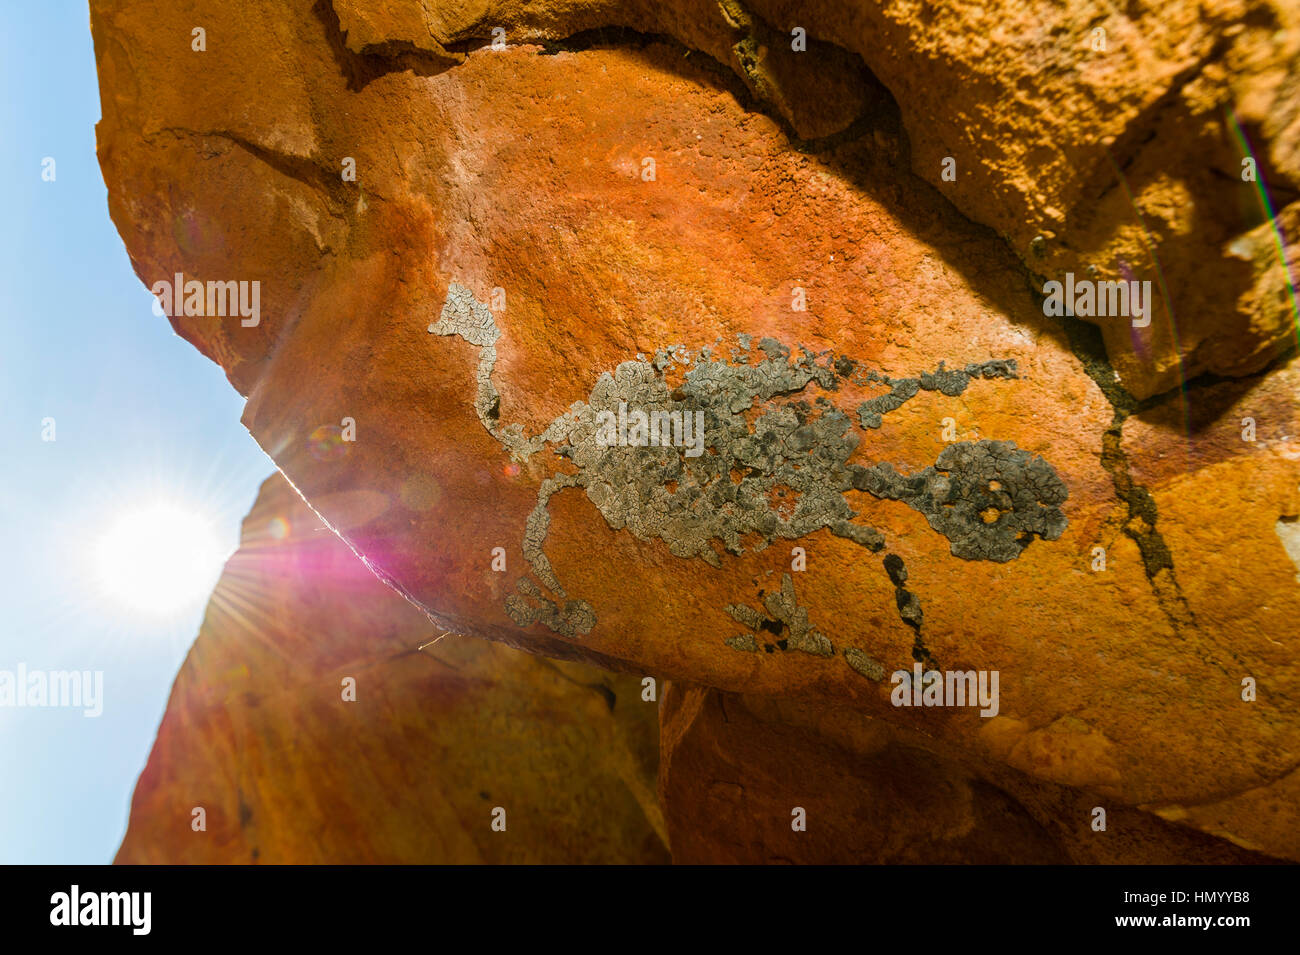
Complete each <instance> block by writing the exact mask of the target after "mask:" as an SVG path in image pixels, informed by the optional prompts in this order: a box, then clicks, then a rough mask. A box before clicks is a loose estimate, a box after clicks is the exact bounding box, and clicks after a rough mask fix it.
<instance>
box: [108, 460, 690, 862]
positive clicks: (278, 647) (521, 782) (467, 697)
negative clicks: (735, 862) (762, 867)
mask: <svg viewBox="0 0 1300 955" xmlns="http://www.w3.org/2000/svg"><path fill="white" fill-rule="evenodd" d="M437 636H438V631H437V630H435V629H433V628H432V626H431V625H430V624H429V623H428V621H427V620H426V619H425V618H424V616H423V614H421V613H420V612H419V611H418V610H416V609H415V608H414V607H412V606H411V605H410V604H408V603H407V602H406V601H404V600H403V599H402V598H401V597H400V596H398V595H397V594H395V593H393V592H392V591H391V590H389V589H388V588H386V587H384V586H383V584H381V583H379V581H377V580H375V579H374V576H373V575H372V574H370V573H369V571H367V570H366V568H365V567H364V565H362V563H361V561H359V560H358V559H357V557H356V555H354V554H353V553H352V552H351V551H349V550H348V549H347V547H345V546H344V545H343V544H342V543H341V542H340V541H338V540H337V539H336V538H335V537H334V536H333V535H332V534H330V533H329V532H328V531H327V530H325V529H324V528H323V527H322V526H321V524H320V521H319V519H318V518H317V517H316V515H315V514H313V513H312V512H311V510H310V509H309V508H308V507H307V506H306V505H305V504H303V502H302V500H301V499H300V498H299V497H298V495H297V494H295V493H294V491H293V489H292V488H291V487H290V486H289V485H288V483H287V482H286V481H285V480H284V479H283V478H282V477H280V476H279V475H275V476H274V477H272V478H270V479H269V480H268V481H267V482H266V483H265V484H264V485H263V487H262V491H261V493H260V495H259V496H258V500H257V503H256V505H255V506H254V507H253V510H252V512H251V513H250V514H249V515H248V517H247V518H246V519H245V521H244V531H243V538H242V542H241V545H240V549H239V550H238V551H237V552H236V553H235V555H234V556H233V557H231V559H230V561H229V562H228V563H227V565H226V569H225V571H224V573H223V574H222V576H221V580H220V581H219V583H218V585H217V589H216V591H215V592H214V593H213V596H212V601H211V603H210V605H209V607H208V611H207V614H206V616H205V618H204V622H203V627H202V629H201V630H200V632H199V636H198V639H197V640H196V641H195V644H194V647H193V648H192V649H191V651H190V654H189V656H188V658H187V659H186V661H185V664H184V666H183V667H182V668H181V672H180V674H179V676H178V677H177V679H176V685H175V687H174V688H173V690H172V696H171V699H170V701H169V702H168V705H167V712H166V714H165V715H164V717H163V721H162V725H161V727H160V728H159V730H158V738H157V741H156V742H155V744H154V749H153V752H152V753H151V754H150V757H149V763H148V765H147V766H146V768H145V771H144V773H143V774H142V775H141V777H140V781H139V783H138V784H137V786H136V791H135V797H134V800H133V802H132V806H131V819H130V824H129V826H128V828H127V833H126V837H125V838H124V839H123V842H122V846H121V848H120V850H119V851H118V855H117V861H118V862H122V863H199V864H212V863H247V862H261V863H272V864H277V863H426V862H440V863H473V862H497V863H505V862H528V863H565V862H605V863H619V862H624V863H658V862H667V861H668V858H669V857H668V852H667V849H666V848H665V843H664V830H663V822H662V816H661V814H660V812H659V807H658V803H657V801H656V796H655V776H654V774H655V765H656V756H657V743H658V741H657V738H656V726H657V724H656V707H655V704H654V703H650V702H643V701H642V699H641V681H640V680H639V679H637V678H635V677H631V676H619V675H614V674H609V673H604V672H601V671H598V670H593V669H592V668H590V667H586V666H582V665H580V664H574V663H563V662H557V661H551V660H546V659H544V658H542V657H535V656H532V655H530V654H527V653H522V652H520V651H517V650H510V649H507V648H506V647H503V646H500V645H498V644H494V643H490V642H487V641H483V640H475V639H472V638H469V637H464V636H458V635H450V636H447V637H444V638H443V639H441V640H440V641H439V642H437V643H436V644H434V645H432V646H429V647H425V649H423V650H419V649H417V648H418V647H420V646H421V645H422V644H424V643H426V642H428V641H430V640H433V639H434V638H435V637H437ZM345 677H351V678H353V679H354V680H355V681H356V694H355V696H356V699H355V701H354V702H345V701H344V700H343V690H342V681H343V680H344V678H345ZM196 806H201V807H203V808H204V809H205V811H206V814H207V830H206V831H204V832H195V831H193V830H192V829H191V821H192V816H191V813H192V810H193V809H194V807H196ZM497 807H501V808H503V809H505V811H506V815H505V823H506V828H505V831H504V832H497V831H493V829H492V828H491V825H492V813H493V810H494V809H495V808H497Z"/></svg>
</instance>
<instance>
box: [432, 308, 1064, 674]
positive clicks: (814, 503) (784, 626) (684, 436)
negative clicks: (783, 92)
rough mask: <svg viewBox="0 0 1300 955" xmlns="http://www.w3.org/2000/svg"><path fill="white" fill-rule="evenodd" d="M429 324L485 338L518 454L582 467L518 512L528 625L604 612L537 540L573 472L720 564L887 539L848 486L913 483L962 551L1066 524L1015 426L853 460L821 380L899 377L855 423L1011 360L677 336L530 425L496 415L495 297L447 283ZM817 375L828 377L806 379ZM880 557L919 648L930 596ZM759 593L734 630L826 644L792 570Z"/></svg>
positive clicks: (1058, 495)
mask: <svg viewBox="0 0 1300 955" xmlns="http://www.w3.org/2000/svg"><path fill="white" fill-rule="evenodd" d="M429 331H430V332H432V333H434V334H438V335H459V336H460V337H462V338H464V339H465V340H466V341H467V342H469V343H470V344H472V345H475V346H476V347H478V348H479V349H480V352H479V362H478V368H477V371H476V379H477V393H476V397H475V403H474V406H475V411H476V412H477V414H478V417H479V420H480V422H482V424H483V426H484V428H485V429H487V431H488V432H489V433H490V434H491V435H492V436H493V437H495V438H496V439H497V440H498V441H500V442H501V444H502V445H503V446H504V447H505V448H506V449H507V450H508V451H509V452H510V454H511V455H512V457H516V458H527V457H528V456H530V455H532V454H533V453H535V452H536V451H538V450H541V449H542V448H544V447H545V446H547V445H550V446H552V449H553V452H554V453H555V454H556V455H558V456H560V457H562V458H566V459H567V460H568V462H569V463H570V464H571V465H572V468H573V471H572V473H557V474H555V475H553V476H552V477H550V478H547V479H545V480H543V481H542V483H541V485H540V487H539V488H538V495H537V503H536V505H535V506H534V508H533V511H532V512H531V513H530V515H529V517H528V520H527V522H526V524H525V527H524V540H523V551H524V556H525V558H526V560H527V561H528V564H529V566H530V568H531V570H532V574H533V577H534V578H535V581H534V580H529V579H527V578H524V579H523V580H521V581H520V584H519V592H518V593H517V594H514V595H511V596H510V597H509V598H508V599H507V602H506V609H507V612H508V613H509V615H510V617H511V619H513V620H514V621H515V622H516V623H518V624H519V625H520V626H530V625H531V624H533V623H536V622H541V623H543V624H545V625H546V626H549V627H551V628H552V629H553V630H555V631H556V632H558V633H561V634H563V635H565V636H575V635H577V634H582V633H587V632H589V631H590V629H591V628H592V626H594V624H595V614H594V612H593V610H592V608H591V606H590V605H589V604H587V603H586V602H584V601H574V600H570V599H569V598H568V595H567V594H566V592H565V589H564V587H563V586H562V585H561V582H560V580H559V579H558V576H557V575H556V573H555V570H554V568H553V567H552V566H551V563H550V560H549V559H548V558H547V556H546V552H545V542H546V538H547V535H548V532H549V530H550V512H549V509H548V508H549V504H550V499H551V497H552V496H553V495H554V494H556V493H558V492H559V491H561V490H563V489H565V488H570V487H580V488H582V489H583V490H584V492H585V493H586V495H587V498H588V499H589V500H590V501H591V502H592V503H593V504H594V505H595V506H596V508H597V510H598V511H599V512H600V513H601V515H602V516H603V517H604V518H605V521H606V523H607V524H608V525H609V526H610V527H611V528H613V529H614V530H628V531H629V532H631V533H632V534H633V535H634V536H635V537H636V538H637V539H639V540H642V541H655V540H657V541H662V542H663V543H664V544H665V545H667V547H668V550H669V552H670V553H672V554H673V555H675V556H677V557H682V558H687V559H689V558H693V557H698V558H700V559H702V560H704V561H705V562H707V563H709V564H711V565H712V566H714V567H721V566H722V554H734V555H740V554H744V553H745V552H746V549H747V548H748V549H751V550H753V551H761V550H763V549H765V548H766V547H768V546H770V545H771V544H772V543H773V542H775V541H778V540H794V539H797V538H801V537H804V536H806V535H808V534H811V533H813V532H815V531H818V530H823V529H825V530H828V531H829V532H830V533H832V534H834V535H837V536H839V537H842V538H844V539H846V540H850V541H853V542H854V543H856V544H857V545H859V546H861V547H863V548H864V549H866V550H868V551H870V552H879V551H880V550H882V549H883V548H884V544H885V539H884V535H882V534H881V533H880V531H878V530H877V529H876V528H874V527H872V526H870V525H869V524H867V523H864V522H862V521H861V520H860V519H859V518H860V515H859V514H858V512H856V511H855V510H854V509H853V507H852V506H851V505H850V503H849V492H850V491H854V490H857V491H866V492H868V493H870V494H872V495H874V496H875V497H878V498H882V499H886V500H900V501H904V502H905V503H907V504H908V505H909V506H911V507H913V508H915V509H916V510H918V511H920V512H921V513H922V514H924V515H925V516H926V519H927V520H928V521H929V523H930V526H931V527H933V528H934V529H935V530H937V531H939V532H940V533H942V534H944V535H945V536H946V537H948V539H949V540H950V541H951V551H952V553H953V554H954V555H956V556H958V557H962V558H966V559H970V560H975V559H984V560H995V561H1007V560H1011V559H1013V558H1014V557H1016V556H1017V555H1018V554H1019V553H1020V551H1021V550H1023V549H1024V547H1025V546H1026V544H1027V543H1028V542H1029V540H1031V539H1032V537H1033V536H1035V535H1037V536H1041V537H1043V538H1045V539H1048V540H1054V539H1056V538H1057V537H1059V536H1060V535H1061V533H1062V532H1063V530H1064V527H1065V518H1064V515H1063V514H1062V512H1061V510H1060V507H1059V505H1060V504H1061V503H1063V502H1064V500H1065V497H1066V491H1065V486H1064V484H1063V483H1062V482H1061V480H1060V479H1059V477H1057V475H1056V473H1055V471H1053V470H1052V468H1051V466H1050V465H1048V464H1047V463H1046V462H1045V461H1043V460H1042V459H1041V458H1033V457H1031V456H1030V455H1028V454H1027V453H1026V452H1023V451H1019V450H1017V449H1016V447H1015V445H1014V444H1011V443H1010V442H999V441H979V442H975V443H969V442H967V443H963V444H959V445H952V446H950V447H948V448H946V449H945V450H944V451H943V453H942V454H940V456H939V459H938V460H937V461H936V462H935V465H934V466H933V467H927V468H925V469H923V470H922V471H919V472H917V473H916V474H913V475H902V474H899V473H898V472H896V471H895V470H894V469H893V467H892V466H890V465H889V464H877V465H873V466H870V467H863V466H860V465H856V464H849V463H848V462H849V459H850V457H851V456H852V455H853V453H854V451H855V450H856V449H857V447H858V444H859V442H860V440H861V439H860V437H859V435H858V433H856V432H855V431H854V427H853V426H854V421H853V420H852V419H851V418H850V417H849V415H848V414H846V413H845V412H844V411H843V410H841V409H840V408H838V407H837V406H836V405H835V404H833V403H832V402H831V401H830V400H829V399H828V398H827V397H826V394H825V393H832V392H836V391H838V390H839V388H840V384H841V382H842V381H843V380H851V381H853V382H854V383H855V384H865V383H868V382H871V383H882V384H885V385H887V386H889V388H890V390H889V392H888V393H887V394H885V395H881V396H879V397H877V398H873V399H871V400H870V401H867V402H864V403H863V404H862V405H860V406H859V408H858V409H857V418H858V424H860V426H861V427H862V428H876V427H879V426H880V424H881V419H882V416H883V415H884V414H887V413H888V412H890V411H892V410H895V409H896V408H898V407H900V406H901V405H902V404H903V403H905V402H906V401H908V400H909V399H911V398H912V397H915V395H916V394H918V393H919V392H920V391H922V390H932V391H939V392H941V393H943V394H945V395H950V396H951V395H959V394H961V393H962V392H964V391H965V389H966V388H967V386H968V385H969V384H970V382H971V381H972V380H973V379H975V378H1004V379H1014V378H1015V377H1016V365H1015V362H1013V361H989V362H984V363H981V364H968V365H966V366H965V367H964V368H962V369H955V370H948V369H947V368H945V366H944V364H943V363H940V364H939V367H938V368H937V369H936V370H935V371H933V372H923V373H922V374H920V375H919V376H918V377H916V378H903V379H890V378H888V377H885V376H882V375H880V374H879V373H878V372H876V371H873V370H870V369H865V370H864V369H861V368H860V366H859V365H858V363H857V362H856V361H854V360H853V359H850V358H847V357H845V356H839V357H836V356H835V355H834V354H831V353H829V352H824V353H814V352H812V351H810V350H809V349H807V348H805V347H803V346H799V347H798V354H797V355H796V354H795V353H794V352H793V351H792V349H791V348H790V347H789V346H787V345H784V344H782V343H781V342H778V341H776V340H775V339H773V338H762V339H760V340H759V341H758V343H757V352H758V353H759V354H758V355H756V354H754V348H753V344H754V343H753V341H752V339H751V338H750V337H749V336H748V335H740V336H738V340H739V343H740V345H741V349H742V350H741V351H737V350H735V349H733V350H732V351H731V356H730V360H724V359H722V358H719V357H716V356H715V352H714V351H713V350H712V349H702V350H701V351H700V352H699V353H698V354H697V355H696V356H694V359H693V360H692V356H691V355H690V354H689V353H688V352H686V350H685V348H684V347H683V346H681V345H672V346H669V347H666V348H660V349H658V350H657V351H656V352H655V353H654V354H653V355H652V356H650V357H649V358H648V359H647V358H645V357H644V356H643V355H638V356H637V360H636V361H627V362H624V363H622V364H621V365H619V366H618V367H617V368H616V369H615V370H614V371H613V372H612V373H610V372H606V373H604V374H602V375H601V376H600V377H599V379H597V381H596V383H595V385H594V387H593V388H592V390H591V393H590V395H589V396H588V398H587V400H586V401H585V402H584V401H578V402H575V403H574V404H573V406H572V407H571V408H570V410H569V411H568V412H566V413H565V414H563V415H561V416H559V417H557V418H556V419H554V420H553V421H552V422H551V423H550V425H549V426H548V427H547V428H546V429H545V430H544V431H543V432H542V433H541V434H540V435H536V436H534V437H529V436H527V435H526V434H525V433H524V431H523V429H522V427H521V426H520V425H518V424H510V425H505V426H502V425H501V423H500V418H501V408H500V396H499V394H498V392H497V390H496V388H495V386H494V385H493V383H492V380H491V378H492V373H493V370H494V367H495V363H496V342H497V341H498V340H499V338H500V337H501V332H500V330H499V329H498V328H497V326H496V323H495V321H494V320H493V316H492V313H491V311H490V310H489V309H488V308H487V306H485V305H483V304H481V303H479V302H477V301H476V300H475V299H474V297H473V295H472V294H471V293H470V292H469V290H468V289H466V288H465V287H463V286H461V285H458V284H454V283H453V284H452V285H451V286H450V288H449V290H448V295H447V301H446V303H445V304H444V306H443V309H442V314H441V316H440V318H439V320H438V321H437V322H435V323H434V324H432V325H430V326H429ZM715 344H718V343H715ZM760 355H761V357H759V356H760ZM674 366H680V368H681V369H683V370H682V371H679V372H678V373H677V374H678V376H679V380H680V384H677V385H676V387H670V385H669V382H668V378H667V372H668V371H669V370H670V369H673V368H674ZM813 387H816V388H817V389H819V390H820V391H821V392H823V394H809V393H808V392H809V390H810V389H811V388H813ZM629 409H633V410H634V411H635V412H636V413H637V414H639V415H643V416H644V421H645V423H647V424H648V428H647V429H646V431H643V432H642V433H641V436H640V438H638V439H636V440H632V439H631V437H630V435H631V432H623V430H622V429H624V428H626V427H627V421H628V415H629ZM602 419H603V424H602V423H601V422H602ZM615 419H617V420H618V422H619V429H620V433H621V434H622V435H623V436H622V438H620V440H619V441H616V442H614V443H611V442H610V440H609V436H610V435H609V426H610V421H612V420H615ZM990 515H992V516H990ZM742 542H744V543H742ZM885 569H886V572H887V573H888V574H889V576H890V579H891V581H892V582H893V583H894V586H895V597H896V602H897V605H898V612H899V615H900V616H901V618H902V619H903V620H904V622H906V623H907V624H908V625H909V626H911V627H912V628H913V629H914V630H915V631H916V633H917V637H916V641H917V647H919V648H920V650H918V651H915V652H921V653H924V654H925V655H926V656H927V659H928V651H925V650H924V645H923V644H922V643H921V638H920V630H921V626H922V622H923V616H922V612H921V606H920V601H919V600H918V599H917V597H916V596H915V595H914V594H913V593H911V592H910V591H908V590H907V589H906V587H905V586H904V582H905V581H906V579H907V576H906V570H905V569H904V568H903V567H902V562H901V560H900V559H898V558H897V557H896V556H895V555H890V556H889V557H887V558H886V562H885ZM539 584H540V586H539ZM543 587H544V588H545V589H546V590H547V591H549V592H550V595H549V596H548V595H547V594H546V593H544V592H543V590H542V588H543ZM763 600H764V606H765V607H766V610H767V613H766V615H764V614H761V613H759V612H758V611H755V610H753V609H752V608H746V607H740V606H731V607H728V608H727V610H728V612H729V613H731V614H732V616H734V617H735V618H736V619H737V620H739V621H740V622H741V623H743V624H745V626H746V627H748V628H749V629H750V630H752V631H753V633H752V634H748V635H745V636H747V637H748V638H749V639H748V641H747V640H746V639H745V637H744V636H742V637H735V638H732V640H730V641H728V646H731V647H733V648H735V649H741V650H749V649H750V646H749V644H750V642H752V643H753V648H754V649H755V650H756V649H758V647H759V643H758V641H760V640H763V639H764V638H763V634H764V633H765V632H766V633H771V634H774V635H775V634H779V635H780V636H779V638H777V639H774V640H773V641H772V642H771V643H767V642H764V644H763V646H762V649H763V650H766V651H767V652H775V650H776V649H778V648H780V649H782V650H785V649H795V650H801V651H803V652H805V653H811V654H815V655H818V656H831V655H833V654H834V648H833V647H832V645H831V641H830V640H829V639H828V638H827V637H826V636H824V635H823V634H821V633H820V632H818V631H817V630H816V629H814V628H813V627H812V626H811V624H810V623H809V622H808V614H807V611H806V610H805V609H804V608H801V607H799V606H798V605H797V604H796V602H795V599H794V589H793V581H792V580H791V579H790V576H789V575H788V574H786V575H784V576H783V579H782V588H781V590H780V591H779V592H777V593H772V594H768V595H766V596H765V597H764V598H763ZM855 653H862V651H855ZM848 658H849V655H848V654H847V653H846V659H848ZM854 659H857V660H858V662H859V663H862V659H861V658H858V657H854ZM851 665H852V664H851ZM863 665H864V666H865V664H863ZM855 669H856V667H855Z"/></svg>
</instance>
